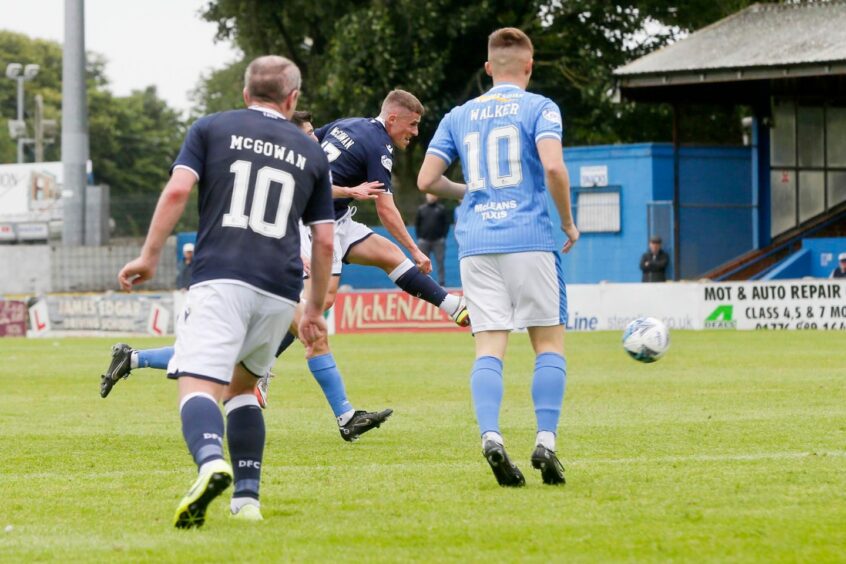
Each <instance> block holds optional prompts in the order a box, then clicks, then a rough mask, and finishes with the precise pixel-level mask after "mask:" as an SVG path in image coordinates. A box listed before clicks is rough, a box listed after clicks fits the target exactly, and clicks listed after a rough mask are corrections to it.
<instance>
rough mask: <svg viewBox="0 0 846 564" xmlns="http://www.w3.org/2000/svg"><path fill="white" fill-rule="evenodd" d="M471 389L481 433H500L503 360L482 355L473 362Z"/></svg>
mask: <svg viewBox="0 0 846 564" xmlns="http://www.w3.org/2000/svg"><path fill="white" fill-rule="evenodd" d="M470 390H471V392H472V395H473V407H475V408H476V421H477V422H478V423H479V434H480V435H484V434H485V433H487V432H490V431H492V432H495V433H499V406H500V404H502V394H503V385H502V361H501V360H500V359H498V358H496V357H493V356H480V357H479V358H477V359H476V362H474V363H473V373H472V374H471V375H470Z"/></svg>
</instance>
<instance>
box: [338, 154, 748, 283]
mask: <svg viewBox="0 0 846 564" xmlns="http://www.w3.org/2000/svg"><path fill="white" fill-rule="evenodd" d="M564 160H565V162H566V163H567V167H568V170H569V172H570V179H571V183H572V184H573V185H574V186H578V184H579V179H580V170H581V168H582V167H586V166H606V167H607V168H608V184H609V185H610V186H619V187H620V202H621V210H620V231H619V232H616V233H584V234H582V238H581V240H580V241H579V244H578V245H576V247H575V249H574V250H573V251H572V252H571V253H570V254H569V255H567V256H565V257H564V267H565V276H566V279H567V281H568V282H570V283H573V284H590V283H597V282H600V281H603V280H604V281H608V282H638V281H640V278H641V272H640V269H639V267H638V261H639V258H640V255H641V254H642V253H643V252H644V251H645V250H646V247H647V244H646V243H647V240H648V238H649V235H650V234H649V233H648V225H647V204H649V203H650V202H655V201H665V202H669V201H671V200H672V197H673V148H672V145H670V144H666V143H641V144H633V145H602V146H592V147H569V148H567V149H565V150H564ZM679 178H680V186H681V209H680V214H681V230H680V245H681V256H682V263H681V270H680V276H681V278H683V279H695V278H698V277H699V276H700V275H701V274H703V273H704V272H707V271H708V270H710V269H711V268H714V267H715V266H718V265H720V264H722V263H724V262H726V261H728V260H730V259H732V258H734V257H736V256H738V255H740V254H742V253H744V252H746V251H748V250H750V249H752V248H753V245H754V243H755V240H754V237H753V231H754V229H755V228H756V223H755V221H754V219H753V214H754V213H756V208H755V207H754V205H753V203H754V201H753V190H752V182H753V176H752V153H751V149H750V148H749V147H683V148H682V150H681V158H680V164H679ZM554 210H555V208H554V206H553V205H552V204H551V203H550V212H551V213H552V215H553V217H554V221H556V222H557V215H556V213H555V211H554ZM406 220H407V221H409V222H411V221H412V220H413V218H411V217H408V218H406ZM375 231H377V232H378V233H380V234H382V235H385V236H388V235H387V233H386V232H385V229H384V228H382V227H377V228H376V229H375ZM412 235H413V229H412ZM388 237H389V238H390V236H388ZM557 238H558V242H559V243H561V244H563V241H564V237H563V234H557ZM667 239H669V237H666V236H665V247H667V248H669V250H670V251H672V249H671V244H672V241H670V240H667ZM457 261H458V259H457V244H456V242H455V239H454V237H453V234H452V231H450V234H449V237H448V239H447V268H446V271H447V275H446V282H447V286H450V287H457V286H460V283H461V281H460V277H459V272H458V262H457ZM674 266H675V265H671V267H674ZM341 283H342V284H346V285H349V286H352V287H353V288H392V287H393V284H392V283H391V281H390V280H389V279H388V277H387V276H386V275H385V274H384V273H382V272H381V271H379V270H377V269H374V268H366V267H360V266H355V265H347V266H346V267H345V269H344V274H343V276H342V279H341Z"/></svg>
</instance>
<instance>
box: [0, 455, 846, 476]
mask: <svg viewBox="0 0 846 564" xmlns="http://www.w3.org/2000/svg"><path fill="white" fill-rule="evenodd" d="M827 457H831V458H843V457H846V451H843V450H826V451H814V452H787V451H783V452H759V453H755V454H690V455H671V456H635V457H628V458H567V457H566V455H565V456H564V457H563V460H562V461H563V462H564V464H573V465H576V466H582V465H589V464H648V463H666V462H670V463H672V462H726V461H736V462H747V461H752V462H754V461H756V460H790V459H792V460H796V459H801V458H808V459H816V460H822V459H824V458H827ZM468 462H469V459H468ZM462 464H465V462H427V463H426V466H427V467H432V466H438V467H445V468H452V467H455V466H456V465H459V466H460V465H462ZM362 466H363V467H367V468H382V469H387V468H404V467H413V468H416V467H419V466H420V465H419V464H418V463H416V462H415V463H410V462H403V463H398V464H378V463H373V464H365V465H362ZM273 468H275V469H277V470H305V469H309V468H320V469H324V470H326V469H329V470H341V469H347V468H349V466H341V465H335V464H314V465H302V466H288V465H276V466H273ZM359 468H360V467H359ZM58 474H59V473H58V472H33V473H29V474H21V473H16V474H14V475H9V476H7V479H10V480H24V479H26V480H37V479H54V478H55V477H56V476H57V475H58ZM182 474H185V471H184V470H183V469H175V470H114V471H111V472H86V473H85V479H86V480H91V479H94V478H124V477H128V476H141V475H159V476H160V475H182ZM63 475H67V474H64V473H63Z"/></svg>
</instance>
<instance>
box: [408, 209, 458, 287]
mask: <svg viewBox="0 0 846 564" xmlns="http://www.w3.org/2000/svg"><path fill="white" fill-rule="evenodd" d="M449 224H450V218H449V213H447V211H446V208H445V207H444V205H443V204H442V203H440V202H439V201H438V197H437V196H434V195H432V194H426V203H425V204H423V205H422V206H420V207H419V208H417V219H416V220H415V222H414V227H415V230H416V233H417V246H418V247H420V250H421V251H423V252H424V253H425V254H426V256H428V257H429V258H430V259H433V262H435V263H437V265H438V284H440V285H441V286H443V285H444V284H445V283H446V282H445V279H446V271H445V270H444V251H445V250H446V236H447V233H449ZM432 255H434V256H432Z"/></svg>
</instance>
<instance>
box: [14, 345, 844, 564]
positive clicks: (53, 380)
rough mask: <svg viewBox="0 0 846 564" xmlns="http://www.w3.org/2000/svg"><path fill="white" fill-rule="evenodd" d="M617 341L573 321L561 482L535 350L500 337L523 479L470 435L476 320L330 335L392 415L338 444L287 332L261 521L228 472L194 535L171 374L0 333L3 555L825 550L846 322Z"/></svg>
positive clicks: (349, 381) (739, 558)
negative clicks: (186, 522)
mask: <svg viewBox="0 0 846 564" xmlns="http://www.w3.org/2000/svg"><path fill="white" fill-rule="evenodd" d="M619 335H620V334H619V333H618V332H598V333H570V334H568V336H567V347H568V355H567V361H568V363H567V364H568V382H567V395H566V398H565V400H564V408H563V412H562V418H561V428H560V433H559V435H558V452H559V455H560V456H561V458H562V460H563V462H564V466H565V467H566V469H567V471H566V473H567V485H565V486H564V487H561V488H557V487H549V486H544V485H542V484H541V483H540V479H539V476H538V473H537V472H536V471H535V470H533V469H532V468H531V467H530V466H529V464H528V458H529V455H530V453H531V449H532V445H533V440H534V433H535V429H536V427H535V415H534V412H533V410H532V405H531V382H532V368H533V366H534V354H533V353H532V351H531V346H530V344H529V339H528V336H527V335H520V334H515V335H512V336H511V341H510V344H509V351H508V355H507V356H506V359H505V374H504V382H505V387H506V392H505V399H504V403H503V410H502V431H503V433H504V434H505V438H506V445H507V446H508V448H509V453H510V455H511V456H512V458H513V460H514V461H515V462H516V463H517V464H518V465H519V466H520V467H521V469H522V470H523V472H524V473H525V474H526V481H527V485H526V487H525V488H522V489H520V490H510V489H504V488H500V487H499V486H497V485H496V482H495V480H494V478H493V476H492V474H491V471H490V469H489V468H488V466H487V464H486V463H485V461H484V460H483V458H482V456H481V453H480V444H479V436H478V430H477V428H476V424H475V421H474V416H473V411H472V406H471V402H470V391H469V386H468V374H469V372H470V368H471V365H472V362H473V343H472V339H471V338H470V336H469V335H467V334H443V333H440V334H421V333H417V334H404V335H403V334H399V335H397V334H390V335H336V336H334V337H333V338H332V339H333V340H332V348H333V351H334V353H335V358H337V359H338V365H339V367H340V369H341V370H342V371H343V373H344V377H345V380H346V385H347V391H348V392H349V393H350V398H351V399H352V400H353V401H354V402H355V405H356V407H357V408H359V409H363V408H367V409H377V408H383V407H392V408H394V410H395V413H394V415H393V416H392V418H391V419H390V420H388V422H387V423H386V424H385V425H383V426H382V427H381V428H380V429H377V430H374V431H372V432H370V433H368V434H366V435H364V436H363V437H362V438H361V439H360V440H359V441H358V442H356V443H354V444H349V443H345V442H343V441H342V440H341V437H340V436H339V435H338V429H337V425H336V424H335V420H334V417H333V416H332V412H331V410H330V409H329V406H328V405H327V404H326V400H325V399H324V398H323V396H322V394H321V393H320V389H319V387H318V386H317V385H316V384H315V382H314V378H313V377H312V376H311V374H310V373H309V372H308V369H307V367H306V364H305V362H304V361H303V358H302V355H303V349H302V347H301V346H300V345H299V344H294V346H293V347H292V348H291V349H290V350H289V351H288V352H287V353H286V354H285V355H283V356H282V358H281V359H280V360H279V362H278V363H277V365H276V367H275V369H274V372H276V373H277V374H278V375H279V376H278V377H277V378H275V379H274V380H273V381H272V382H271V385H270V403H269V408H268V409H267V410H266V411H264V417H265V421H266V424H267V448H266V449H265V459H264V464H263V467H262V489H261V502H262V512H263V513H264V517H265V521H263V522H261V523H240V522H236V521H233V520H231V519H230V518H229V517H228V516H227V514H228V512H229V511H228V507H227V505H228V498H229V495H230V494H231V492H232V490H231V489H229V490H228V491H227V492H224V495H223V496H221V498H220V499H218V500H216V501H215V502H214V503H213V504H212V505H211V506H210V508H209V513H208V520H207V522H206V525H205V526H204V527H203V529H201V530H199V531H187V532H186V531H177V530H175V529H174V528H173V527H172V526H171V523H170V519H171V517H172V512H173V510H174V509H175V508H176V504H177V503H178V501H179V498H180V497H181V496H182V495H183V494H184V493H185V491H186V490H187V489H188V487H189V486H190V484H191V482H192V481H193V480H194V477H195V475H196V473H195V472H196V471H195V467H194V464H193V462H192V461H191V457H190V456H189V455H188V452H187V450H186V448H185V445H184V443H183V440H182V435H181V433H180V428H179V415H178V413H177V409H176V405H177V404H176V393H177V392H176V385H175V384H174V383H173V382H172V381H169V380H167V379H166V378H165V377H164V372H163V371H156V370H151V369H142V370H133V371H132V376H131V377H130V378H128V379H127V380H122V381H121V382H119V383H118V384H117V386H116V387H115V389H114V390H113V391H112V393H111V395H110V396H109V397H108V398H107V399H105V400H103V399H101V398H100V397H99V395H98V394H97V390H98V384H99V374H101V373H102V371H103V370H104V369H105V368H106V366H107V365H108V362H109V347H110V346H111V345H112V344H113V343H114V337H111V338H100V339H92V338H72V339H71V338H68V339H54V338H46V339H0V358H1V359H2V361H0V417H2V421H3V433H2V434H0V453H2V454H3V464H2V465H0V499H2V500H3V511H2V521H0V538H2V539H3V542H2V549H0V550H2V556H3V558H2V560H3V561H4V562H43V561H61V562H280V561H281V562H327V561H338V560H349V561H365V562H376V563H379V562H438V563H440V562H670V561H671V562H841V561H842V560H843V549H844V547H846V472H844V471H843V463H844V456H846V448H844V445H846V387H844V385H843V382H844V379H846V364H844V362H843V356H842V354H838V351H840V350H842V347H843V335H842V334H841V333H838V332H820V331H784V332H747V331H703V332H690V331H676V332H674V333H673V348H672V349H671V350H670V351H669V353H668V355H667V356H666V357H665V358H663V359H661V360H660V361H659V362H657V363H655V364H652V365H641V364H639V363H636V362H634V361H632V360H631V359H629V358H628V357H627V356H626V355H625V354H624V353H623V351H622V349H621V347H620V343H619ZM130 342H131V343H132V344H133V345H135V346H139V347H140V348H150V347H153V346H164V345H167V344H170V343H171V342H172V341H171V340H169V339H150V338H137V337H136V339H135V340H133V341H130ZM9 526H11V527H9ZM3 529H6V531H4V530H3Z"/></svg>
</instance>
